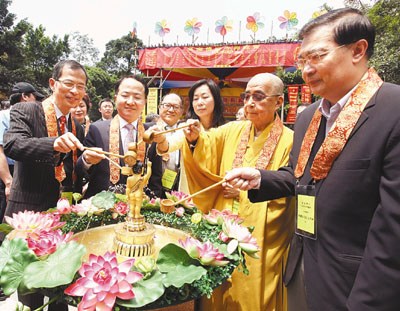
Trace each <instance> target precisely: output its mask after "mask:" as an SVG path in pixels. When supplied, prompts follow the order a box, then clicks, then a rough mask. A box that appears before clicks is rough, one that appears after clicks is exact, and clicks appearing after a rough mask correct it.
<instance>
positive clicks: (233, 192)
mask: <svg viewBox="0 0 400 311" xmlns="http://www.w3.org/2000/svg"><path fill="white" fill-rule="evenodd" d="M223 189H224V190H223V194H224V198H225V199H239V195H240V190H239V189H236V188H233V187H232V186H231V185H230V184H228V183H226V184H225V186H223Z"/></svg>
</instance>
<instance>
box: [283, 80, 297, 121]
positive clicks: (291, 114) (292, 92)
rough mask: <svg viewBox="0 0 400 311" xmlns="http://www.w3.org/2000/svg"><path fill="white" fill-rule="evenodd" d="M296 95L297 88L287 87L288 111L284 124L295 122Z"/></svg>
mask: <svg viewBox="0 0 400 311" xmlns="http://www.w3.org/2000/svg"><path fill="white" fill-rule="evenodd" d="M298 95H299V87H298V86H288V98H289V110H288V113H287V116H286V123H294V122H295V121H296V112H297V99H298Z"/></svg>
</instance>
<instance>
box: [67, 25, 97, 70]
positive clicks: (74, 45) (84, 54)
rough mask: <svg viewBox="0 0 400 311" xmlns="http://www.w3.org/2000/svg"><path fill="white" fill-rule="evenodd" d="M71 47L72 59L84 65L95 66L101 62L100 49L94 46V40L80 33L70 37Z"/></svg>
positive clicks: (76, 32) (74, 33)
mask: <svg viewBox="0 0 400 311" xmlns="http://www.w3.org/2000/svg"><path fill="white" fill-rule="evenodd" d="M69 45H70V47H71V54H70V57H71V58H73V59H75V60H76V61H77V62H79V63H81V64H82V65H87V66H93V65H94V64H96V63H97V62H98V61H99V53H100V52H99V49H98V48H96V47H95V46H94V44H93V39H92V38H89V36H88V35H86V34H81V33H79V32H78V31H75V32H73V33H72V34H71V35H70V36H69Z"/></svg>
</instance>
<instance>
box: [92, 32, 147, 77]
mask: <svg viewBox="0 0 400 311" xmlns="http://www.w3.org/2000/svg"><path fill="white" fill-rule="evenodd" d="M142 45H143V42H142V41H141V40H139V39H137V38H136V37H134V38H132V37H131V35H130V34H127V35H125V36H123V37H121V38H120V39H115V40H111V41H109V42H108V43H107V44H106V51H105V52H104V57H103V58H102V59H101V61H100V63H99V64H98V66H99V67H101V68H103V69H104V70H106V71H107V72H109V73H112V74H114V75H116V76H117V77H121V76H124V75H129V74H133V73H135V66H136V64H137V55H136V49H137V48H138V47H141V46H142Z"/></svg>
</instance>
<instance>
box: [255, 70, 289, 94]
mask: <svg viewBox="0 0 400 311" xmlns="http://www.w3.org/2000/svg"><path fill="white" fill-rule="evenodd" d="M255 86H259V87H261V88H263V89H265V88H266V89H268V90H269V92H271V93H269V94H283V82H282V80H281V79H280V78H278V77H277V76H275V75H273V74H271V73H259V74H256V75H255V76H254V77H253V78H251V79H250V80H249V82H248V83H247V88H250V87H255ZM267 94H268V93H267Z"/></svg>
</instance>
